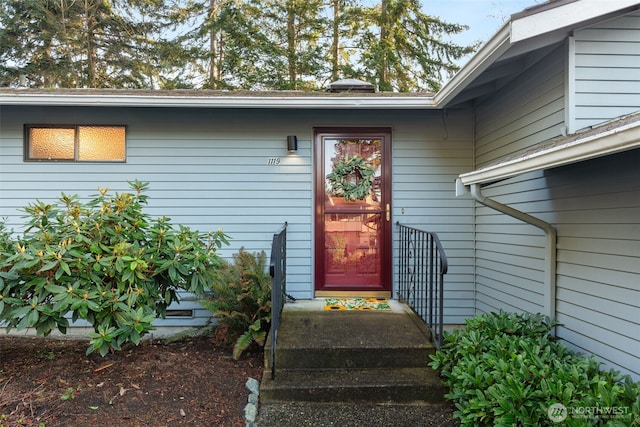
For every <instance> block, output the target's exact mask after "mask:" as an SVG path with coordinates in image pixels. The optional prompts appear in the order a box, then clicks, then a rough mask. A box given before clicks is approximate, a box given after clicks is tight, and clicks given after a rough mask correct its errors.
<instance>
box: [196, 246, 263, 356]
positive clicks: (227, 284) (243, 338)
mask: <svg viewBox="0 0 640 427" xmlns="http://www.w3.org/2000/svg"><path fill="white" fill-rule="evenodd" d="M201 304H202V305H203V306H204V307H205V308H207V309H209V310H210V311H211V312H212V313H213V315H214V316H215V317H217V318H218V321H219V323H218V327H219V328H222V329H223V330H224V332H225V333H226V335H227V338H228V339H229V340H231V341H233V340H235V345H234V348H233V358H234V359H238V358H240V356H241V355H242V353H243V352H244V351H245V350H247V349H248V348H249V347H250V346H251V345H252V344H257V345H259V346H264V343H265V339H266V337H267V332H268V331H269V327H270V325H271V276H270V275H269V272H268V269H267V254H266V253H265V252H264V251H262V252H261V253H250V252H246V251H245V250H244V248H240V251H239V252H238V253H236V254H234V255H233V263H230V262H226V261H225V262H224V264H223V266H221V268H220V269H218V271H217V273H216V280H215V282H214V284H213V288H212V291H211V293H210V295H208V296H207V297H206V298H205V299H203V300H202V301H201Z"/></svg>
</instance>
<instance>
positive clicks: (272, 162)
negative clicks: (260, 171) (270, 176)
mask: <svg viewBox="0 0 640 427" xmlns="http://www.w3.org/2000/svg"><path fill="white" fill-rule="evenodd" d="M267 164H268V165H269V166H276V165H279V164H280V157H269V160H268V161H267Z"/></svg>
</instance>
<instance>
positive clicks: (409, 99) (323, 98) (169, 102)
mask: <svg viewBox="0 0 640 427" xmlns="http://www.w3.org/2000/svg"><path fill="white" fill-rule="evenodd" d="M2 105H46V106H81V107H190V108H305V109H306V108H309V109H311V108H313V109H333V108H342V109H359V108H365V109H423V110H424V109H432V108H435V107H436V106H435V103H434V97H433V95H431V94H425V95H400V96H393V95H386V96H371V95H369V96H358V95H343V96H340V95H315V96H307V95H297V94H289V95H268V94H264V95H260V96H250V95H248V96H247V95H232V94H229V95H216V96H206V95H199V96H193V95H186V94H185V95H180V94H172V95H162V94H144V93H132V92H124V93H104V92H102V93H100V92H98V93H90V92H89V91H88V93H86V94H85V93H81V92H80V93H79V92H78V91H74V92H69V93H65V92H64V91H60V92H56V93H54V92H40V93H38V92H33V93H30V91H29V90H25V91H15V92H11V93H1V92H0V106H2Z"/></svg>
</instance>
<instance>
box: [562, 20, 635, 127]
mask: <svg viewBox="0 0 640 427" xmlns="http://www.w3.org/2000/svg"><path fill="white" fill-rule="evenodd" d="M574 42H575V47H574V49H573V55H574V58H571V60H572V61H574V64H575V65H574V66H575V70H574V71H573V75H574V78H575V88H574V92H575V93H573V94H571V95H570V97H571V98H572V99H573V101H572V102H573V104H574V107H575V120H574V121H573V122H572V123H569V128H570V131H575V130H578V129H582V128H585V127H587V126H593V125H595V124H598V123H601V122H605V121H608V120H611V119H613V118H615V117H619V116H623V115H625V114H629V113H633V112H635V111H638V110H640V12H635V13H633V14H630V15H627V16H623V17H620V18H617V19H612V20H609V21H606V22H603V23H600V24H597V25H594V26H591V27H588V28H585V29H581V30H577V31H576V32H575V33H574Z"/></svg>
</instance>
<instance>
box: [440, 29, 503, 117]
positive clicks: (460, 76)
mask: <svg viewBox="0 0 640 427" xmlns="http://www.w3.org/2000/svg"><path fill="white" fill-rule="evenodd" d="M510 35H511V23H510V22H507V23H506V24H504V25H503V26H502V28H501V29H500V30H498V32H497V33H496V34H495V35H494V36H493V37H492V38H491V40H489V41H488V42H487V43H485V44H484V45H482V47H481V48H480V50H478V51H477V52H476V54H475V55H473V57H472V58H471V59H470V60H469V62H467V63H466V64H465V65H464V66H463V67H462V68H461V69H460V71H458V72H457V73H456V74H455V76H453V78H452V79H451V80H449V81H448V82H447V83H446V84H445V85H444V86H443V87H442V88H441V89H440V91H438V93H437V94H436V95H435V104H436V105H437V106H439V107H440V108H442V107H443V106H446V105H447V103H449V101H451V100H452V99H453V98H454V97H455V96H456V95H458V94H459V93H460V92H462V91H463V90H464V89H465V88H466V87H467V86H468V85H469V83H471V82H472V81H473V80H474V79H476V78H477V77H478V76H479V75H480V74H482V73H483V72H484V71H485V70H486V69H487V68H489V67H490V66H491V65H492V64H493V63H494V62H495V61H496V60H497V59H498V58H500V56H502V55H503V54H504V53H505V52H506V51H507V50H508V49H509V47H510V46H511V44H510V42H509V39H510Z"/></svg>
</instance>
